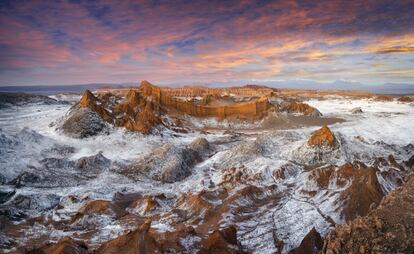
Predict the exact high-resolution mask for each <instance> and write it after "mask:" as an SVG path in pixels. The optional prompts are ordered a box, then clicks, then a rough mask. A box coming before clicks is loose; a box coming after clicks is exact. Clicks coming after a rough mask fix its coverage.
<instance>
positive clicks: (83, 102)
mask: <svg viewBox="0 0 414 254" xmlns="http://www.w3.org/2000/svg"><path fill="white" fill-rule="evenodd" d="M101 104H102V102H100V101H99V100H98V99H97V98H96V97H95V95H93V93H92V92H91V91H89V90H85V91H84V92H83V95H82V98H81V99H80V101H79V106H80V107H81V108H89V109H91V110H93V111H95V112H96V113H97V114H98V115H99V116H100V117H102V119H104V120H105V121H106V122H109V123H112V121H113V116H112V114H111V113H109V111H108V110H106V109H105V108H104V107H102V106H101Z"/></svg>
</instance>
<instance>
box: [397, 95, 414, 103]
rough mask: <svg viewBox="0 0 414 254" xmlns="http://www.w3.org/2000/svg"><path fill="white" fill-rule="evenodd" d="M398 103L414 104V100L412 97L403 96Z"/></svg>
mask: <svg viewBox="0 0 414 254" xmlns="http://www.w3.org/2000/svg"><path fill="white" fill-rule="evenodd" d="M398 101H400V102H413V101H414V99H413V98H412V97H409V96H401V97H400V98H398Z"/></svg>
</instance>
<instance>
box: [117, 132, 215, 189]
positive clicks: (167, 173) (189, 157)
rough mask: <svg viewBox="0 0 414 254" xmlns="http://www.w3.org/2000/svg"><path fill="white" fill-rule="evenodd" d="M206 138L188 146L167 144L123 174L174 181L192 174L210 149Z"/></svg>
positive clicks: (129, 167)
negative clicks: (192, 170)
mask: <svg viewBox="0 0 414 254" xmlns="http://www.w3.org/2000/svg"><path fill="white" fill-rule="evenodd" d="M209 147H210V146H209V143H208V141H207V140H206V139H195V140H194V141H193V142H192V143H191V144H189V145H188V146H186V147H176V146H173V145H170V144H165V145H163V146H161V147H159V148H156V149H154V151H153V152H152V153H151V154H149V155H148V156H146V157H145V158H144V159H142V160H141V161H139V162H137V163H136V164H135V165H132V166H128V167H126V168H125V169H123V170H122V174H124V175H126V176H128V177H130V178H132V179H135V180H138V179H140V178H141V177H143V176H144V175H145V177H150V178H152V179H154V180H156V181H162V182H166V183H172V182H176V181H181V180H183V179H184V178H186V177H188V176H189V175H191V168H192V167H193V166H194V165H195V164H196V163H197V162H200V161H201V160H202V158H203V157H204V156H206V153H207V151H208V149H209Z"/></svg>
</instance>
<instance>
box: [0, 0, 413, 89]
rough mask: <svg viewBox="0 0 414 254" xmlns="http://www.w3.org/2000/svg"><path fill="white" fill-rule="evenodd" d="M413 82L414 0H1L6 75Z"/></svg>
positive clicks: (7, 80)
mask: <svg viewBox="0 0 414 254" xmlns="http://www.w3.org/2000/svg"><path fill="white" fill-rule="evenodd" d="M144 79H145V80H149V81H151V82H153V83H155V84H172V83H174V84H180V83H187V84H188V83H191V82H194V83H204V84H214V83H215V82H230V83H231V82H240V81H243V82H244V81H245V82H246V83H255V82H260V81H284V80H287V81H288V80H302V81H303V80H305V81H306V80H309V81H312V82H335V81H338V80H340V81H347V82H348V81H349V82H358V83H361V84H368V85H370V84H375V85H378V84H384V83H405V84H413V85H414V0H398V1H397V0H392V1H383V0H366V1H362V0H358V1H352V0H348V1H337V0H327V1H324V0H319V1H289V0H283V1H252V0H242V1H232V0H228V1H225V0H221V1H214V0H212V1H197V0H191V1H179V0H176V1H164V0H157V1H140V0H138V1H127V0H122V1H112V0H102V1H60V0H56V1H53V0H43V1H19V0H13V1H7V0H2V1H0V85H58V84H85V83H99V82H102V83H123V82H138V81H140V80H144Z"/></svg>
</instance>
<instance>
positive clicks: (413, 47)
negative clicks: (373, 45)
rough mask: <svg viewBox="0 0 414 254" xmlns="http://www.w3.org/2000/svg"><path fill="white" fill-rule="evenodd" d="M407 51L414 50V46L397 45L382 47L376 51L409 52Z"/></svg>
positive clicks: (389, 52)
mask: <svg viewBox="0 0 414 254" xmlns="http://www.w3.org/2000/svg"><path fill="white" fill-rule="evenodd" d="M407 52H414V46H412V47H404V46H397V47H391V48H382V49H380V50H377V51H376V53H378V54H391V53H407Z"/></svg>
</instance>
